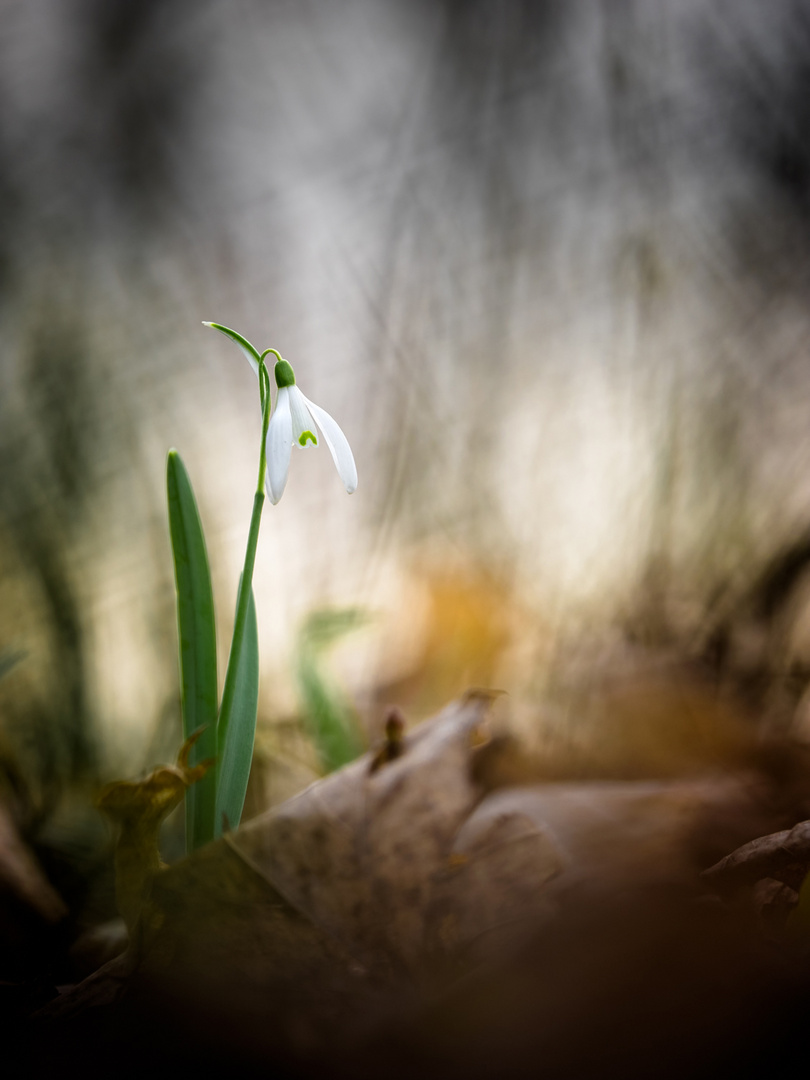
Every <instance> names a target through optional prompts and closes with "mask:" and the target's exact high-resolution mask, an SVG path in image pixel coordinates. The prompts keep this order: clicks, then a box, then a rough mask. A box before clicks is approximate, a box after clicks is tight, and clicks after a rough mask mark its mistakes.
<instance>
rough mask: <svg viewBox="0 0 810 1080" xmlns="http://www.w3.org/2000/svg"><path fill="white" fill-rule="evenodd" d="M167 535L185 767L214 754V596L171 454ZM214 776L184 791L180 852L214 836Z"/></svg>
mask: <svg viewBox="0 0 810 1080" xmlns="http://www.w3.org/2000/svg"><path fill="white" fill-rule="evenodd" d="M166 489H167V497H168V506H169V532H170V535H171V542H172V556H173V561H174V574H175V586H176V590H177V632H178V639H179V652H180V683H181V692H182V707H183V738H184V739H188V738H189V737H190V736H191V735H192V734H193V733H194V732H195V731H197V730H199V729H200V728H203V731H202V733H201V735H200V737H199V739H198V740H197V742H196V744H195V746H194V749H193V751H192V758H191V764H192V765H196V764H197V763H198V762H200V761H202V760H203V759H204V758H210V757H213V756H214V755H215V754H216V751H217V737H216V722H217V645H216V624H215V620H214V595H213V589H212V587H211V572H210V569H209V565H208V553H207V550H206V546H205V536H204V535H203V530H202V523H201V521H200V514H199V510H198V509H197V501H196V499H195V498H194V491H193V489H192V486H191V480H190V479H189V475H188V472H187V471H186V467H185V465H184V464H183V461H182V458H181V457H180V455H179V454H178V453H177V451H176V450H170V451H169V455H168V459H167V463H166ZM215 804H216V775H215V771H214V770H213V769H212V770H211V771H210V772H209V773H208V775H207V776H205V777H204V779H202V780H201V781H200V782H199V783H198V784H196V785H195V786H194V787H193V788H189V790H188V791H187V793H186V850H187V851H189V852H190V851H193V850H195V849H196V848H198V847H200V846H202V845H203V844H205V843H208V841H209V840H211V839H213V835H214V810H215Z"/></svg>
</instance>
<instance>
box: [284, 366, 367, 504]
mask: <svg viewBox="0 0 810 1080" xmlns="http://www.w3.org/2000/svg"><path fill="white" fill-rule="evenodd" d="M274 374H275V377H276V386H277V387H278V396H277V398H276V407H275V410H274V412H273V415H272V416H271V417H270V424H269V426H268V428H267V480H266V485H265V486H266V489H267V495H268V498H269V499H270V502H271V503H273V504H274V505H275V504H276V503H277V502H278V501H279V499H280V498H281V496H282V495H283V494H284V488H285V487H286V485H287V476H288V474H289V471H290V457H291V456H292V448H293V443H296V444H297V445H298V446H300V447H302V448H303V447H306V446H308V445H309V444H310V443H312V445H313V446H317V445H318V437H317V435H316V434H315V432H314V428H315V427H316V426H317V427H318V428H320V431H321V434H322V435H323V437H324V439H325V440H326V445H327V446H328V447H329V451H330V453H331V454H332V460H333V461H334V463H335V468H336V469H337V471H338V475H339V476H340V479H341V480H342V481H343V486H344V487H345V488H346V491H347V492H348V493H349V495H351V494H352V492H353V491H355V490H356V488H357V468H356V466H355V464H354V457H353V456H352V451H351V448H350V446H349V443H348V440H347V439H346V436H345V435H344V434H343V432H342V431H341V430H340V428H339V427H338V425H337V423H336V422H335V421H334V420H333V419H332V417H331V416H330V415H329V413H328V412H326V410H325V409H322V408H321V407H320V405H316V404H315V403H314V402H313V401H310V400H309V398H306V397H304V395H303V394H302V393H301V391H300V390H299V389H298V387H297V386H296V384H295V375H294V374H293V369H292V367H291V366H290V364H288V363H287V361H286V360H278V361H277V362H276V365H275V369H274Z"/></svg>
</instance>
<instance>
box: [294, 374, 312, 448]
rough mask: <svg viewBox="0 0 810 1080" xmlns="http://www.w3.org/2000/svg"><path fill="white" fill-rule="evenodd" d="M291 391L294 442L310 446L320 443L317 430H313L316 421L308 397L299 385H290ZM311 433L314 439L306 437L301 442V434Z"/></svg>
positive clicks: (298, 444)
mask: <svg viewBox="0 0 810 1080" xmlns="http://www.w3.org/2000/svg"><path fill="white" fill-rule="evenodd" d="M288 389H289V391H290V414H291V416H292V438H293V442H294V443H295V444H296V445H297V446H309V445H310V443H312V445H313V446H317V445H318V440H317V439H316V438H315V432H314V431H313V430H312V429H313V428H314V427H315V421H314V420H313V419H312V414H311V413H310V411H309V409H308V408H307V399H306V398H305V397H304V395H303V394H302V393H301V391H300V390H299V389H298V387H297V386H290V387H288ZM306 434H309V435H311V436H312V439H304V441H303V442H301V436H302V435H306Z"/></svg>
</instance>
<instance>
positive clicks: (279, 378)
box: [274, 360, 295, 389]
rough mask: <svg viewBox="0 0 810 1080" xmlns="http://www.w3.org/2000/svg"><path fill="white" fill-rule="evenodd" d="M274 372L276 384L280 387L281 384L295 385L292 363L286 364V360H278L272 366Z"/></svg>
mask: <svg viewBox="0 0 810 1080" xmlns="http://www.w3.org/2000/svg"><path fill="white" fill-rule="evenodd" d="M274 374H275V376H276V386H277V387H279V389H281V387H282V386H295V375H294V374H293V369H292V365H291V364H288V363H287V361H286V360H279V361H277V363H276V366H275V368H274Z"/></svg>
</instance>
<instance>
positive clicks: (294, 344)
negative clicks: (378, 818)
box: [0, 0, 810, 805]
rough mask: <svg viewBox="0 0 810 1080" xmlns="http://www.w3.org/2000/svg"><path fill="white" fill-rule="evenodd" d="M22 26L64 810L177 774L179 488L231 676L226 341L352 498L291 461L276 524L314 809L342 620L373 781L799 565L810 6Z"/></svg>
mask: <svg viewBox="0 0 810 1080" xmlns="http://www.w3.org/2000/svg"><path fill="white" fill-rule="evenodd" d="M0 12H1V13H2V18H0V84H1V85H0V117H2V121H1V125H0V220H1V221H2V225H1V226H0V343H1V344H0V657H2V664H3V669H4V672H5V673H4V675H3V677H2V679H0V718H1V720H2V739H3V754H4V755H5V757H6V758H7V759H8V760H9V761H13V762H14V763H15V765H14V768H15V769H16V770H17V774H18V776H19V777H21V778H22V780H21V781H20V782H24V784H25V785H26V787H27V790H28V791H29V793H30V796H31V798H32V800H33V802H34V803H39V804H40V805H42V804H43V803H47V802H48V801H49V800H50V801H51V802H53V801H54V800H57V799H58V798H59V797H61V796H60V793H61V792H63V791H64V790H65V788H66V787H69V786H70V785H71V784H73V783H76V782H78V780H79V779H81V778H84V780H86V781H87V782H88V783H90V784H91V786H92V785H93V784H95V783H97V782H99V781H100V780H102V779H106V778H109V777H111V776H116V775H119V776H120V775H134V774H135V773H137V772H138V771H139V770H140V769H142V768H144V767H146V766H148V765H149V764H151V763H153V762H155V761H158V760H169V759H170V758H171V757H173V755H174V753H175V752H176V748H177V744H178V742H179V732H180V718H179V689H178V675H177V662H176V629H175V614H174V585H173V578H172V567H171V556H170V548H169V540H168V528H167V521H166V510H165V458H166V453H167V451H168V449H169V448H170V447H172V446H174V447H177V448H178V449H179V450H180V452H181V454H182V456H183V458H184V460H185V462H186V464H187V467H188V469H189V472H190V474H191V476H192V479H193V482H194V485H195V489H196V493H197V496H198V500H199V503H200V508H201V514H202V518H203V522H204V526H205V529H206V535H207V539H208V545H209V554H210V559H211V564H212V572H213V576H214V586H215V595H216V600H217V606H218V619H219V640H220V651H221V653H222V654H223V655H222V656H221V661H222V663H223V665H224V661H225V655H224V654H225V652H226V647H227V642H228V641H229V635H230V621H231V618H232V612H233V607H234V603H235V594H236V585H237V580H238V574H239V569H240V566H241V561H242V557H243V551H244V543H245V539H246V535H247V526H248V520H249V515H250V508H251V500H252V492H253V486H254V483H255V472H256V461H257V454H258V439H259V408H258V395H257V387H256V383H255V379H254V377H253V375H252V373H251V372H250V370H249V368H248V367H247V365H246V364H245V362H244V360H243V359H242V357H241V355H240V354H239V352H238V351H237V350H236V349H235V348H234V347H233V346H232V345H231V344H230V343H229V342H227V341H226V340H225V339H224V338H222V337H220V336H219V335H216V334H214V333H212V332H211V331H209V330H206V329H205V328H204V327H203V326H202V325H201V322H202V320H215V321H218V322H221V323H224V324H227V325H229V326H232V327H235V328H236V329H238V330H239V331H240V332H242V333H243V334H245V335H246V336H247V337H248V338H250V339H251V340H252V341H253V342H254V343H255V344H256V345H257V346H258V347H259V348H265V347H267V346H270V345H272V346H275V347H276V348H278V349H280V350H281V351H282V353H283V354H284V355H285V356H286V357H288V358H289V359H290V361H291V362H292V363H293V364H294V366H295V369H296V373H297V375H298V379H299V382H300V384H301V385H302V387H303V388H304V392H305V393H306V394H307V395H308V396H310V397H311V398H313V399H314V400H315V401H316V402H318V403H319V404H322V405H323V406H324V407H325V408H326V409H327V410H328V411H329V412H331V413H332V414H333V415H334V416H335V417H336V418H337V419H338V420H339V422H340V423H341V424H342V426H343V428H344V430H345V431H346V433H347V435H348V437H349V439H350V442H351V443H352V446H353V448H354V452H355V457H356V460H357V464H358V470H359V476H360V484H359V488H358V491H357V493H356V494H355V495H353V496H352V497H351V498H348V497H347V496H346V495H345V493H344V492H343V490H342V488H341V485H340V482H339V480H338V478H337V476H336V474H335V472H334V469H333V467H332V464H331V461H330V460H329V457H328V455H327V454H326V452H325V451H316V452H312V451H310V452H309V453H307V454H299V453H296V454H295V455H294V460H293V464H292V470H291V477H290V482H289V485H288V488H287V492H286V494H285V495H284V498H283V500H282V501H281V503H280V504H279V505H278V506H276V507H271V506H268V507H267V509H266V511H265V516H264V520H263V525H262V534H261V539H260V547H259V555H258V561H257V571H256V580H255V588H256V596H257V605H258V614H259V628H260V645H261V654H262V689H261V695H262V696H261V703H260V725H261V731H260V739H259V753H260V755H262V754H263V755H264V757H265V760H267V761H271V760H273V759H274V755H275V757H277V758H278V760H282V759H283V760H285V761H286V762H287V765H286V768H287V780H286V781H283V778H282V780H279V783H280V784H281V787H280V788H279V790H280V791H284V792H286V791H287V790H289V789H291V788H292V787H294V786H295V784H297V783H299V782H301V781H302V780H303V779H305V778H306V777H307V776H308V775H310V774H314V773H313V772H312V770H313V769H314V766H313V763H312V760H311V756H310V757H308V756H307V754H308V751H307V749H306V745H305V744H304V742H301V744H300V745H299V743H298V742H296V741H295V737H294V734H293V733H294V731H295V730H297V728H296V724H297V720H298V718H300V716H301V712H302V703H301V696H300V693H299V691H298V690H297V685H296V678H295V671H296V664H297V660H296V657H297V655H298V654H297V651H296V650H299V651H300V642H301V633H302V630H301V628H302V626H304V625H305V620H306V619H307V618H308V617H310V616H311V615H312V613H313V612H323V611H324V610H327V611H344V610H352V611H358V610H359V611H361V612H363V613H364V615H365V619H364V621H362V622H358V621H357V620H354V621H352V620H351V619H348V620H347V625H349V624H351V625H352V626H353V629H352V631H351V633H347V634H346V636H345V638H344V639H342V640H341V641H340V642H339V643H338V645H337V648H336V649H335V650H334V651H333V653H332V654H331V657H330V660H329V664H330V665H331V666H330V671H331V676H330V677H331V678H333V680H334V685H335V687H336V688H337V691H339V692H340V693H341V694H343V695H344V697H345V701H346V703H347V707H348V708H350V709H351V711H352V712H353V714H354V716H355V717H356V718H357V722H358V723H359V725H360V728H361V730H363V731H364V732H366V733H367V736H368V737H369V738H372V739H373V737H374V734H375V731H376V730H377V727H378V726H379V723H380V717H381V715H382V709H383V708H384V706H385V705H386V703H388V702H396V703H399V704H402V705H403V707H404V708H405V709H406V711H407V712H408V713H409V716H410V717H413V718H416V719H418V718H419V717H420V716H424V715H427V714H428V713H429V712H430V711H431V710H432V709H434V708H436V707H437V706H438V705H440V704H441V703H442V702H443V701H445V700H447V699H449V698H450V697H451V696H452V695H454V694H456V693H458V692H460V691H461V690H462V689H463V688H464V687H465V686H468V685H489V686H493V685H494V686H497V687H500V688H503V689H506V690H508V691H509V693H510V696H511V697H512V699H513V700H514V701H527V702H532V701H536V700H538V699H539V698H540V697H541V696H542V694H543V691H544V687H545V686H547V684H548V680H549V678H550V675H549V673H550V672H552V671H553V670H554V666H555V663H556V661H557V658H558V657H559V656H560V654H561V650H563V648H564V647H569V646H570V643H572V642H574V643H576V642H582V641H585V640H587V641H591V642H601V641H612V640H615V639H616V638H617V637H621V636H622V635H627V634H628V633H629V632H630V631H629V630H628V628H632V633H633V634H634V635H635V638H636V639H637V640H638V639H643V640H644V641H646V642H649V643H651V644H652V645H655V644H656V643H657V642H663V641H678V642H680V643H682V644H683V647H684V648H687V649H688V648H689V647H690V643H692V642H695V641H703V640H704V639H705V637H706V633H707V629H706V628H707V626H711V625H714V624H713V623H712V619H713V618H715V615H714V614H713V613H716V612H717V610H718V608H722V609H724V610H725V608H728V607H729V605H733V603H735V602H736V600H737V598H739V597H740V596H743V595H744V594H745V590H746V588H747V587H748V585H749V583H750V582H751V581H752V580H754V579H755V578H756V576H757V574H759V573H760V572H761V571H762V569H763V567H766V566H767V565H769V563H770V562H771V561H772V560H773V559H774V558H775V557H777V556H778V555H779V553H780V552H781V551H782V550H784V549H785V548H786V547H788V546H789V545H791V544H795V543H797V542H799V543H801V542H802V538H803V537H804V536H805V534H806V530H807V528H808V526H810V355H809V354H810V307H809V306H808V280H809V279H810V109H808V101H809V100H810V11H809V10H808V7H807V5H806V4H805V3H802V2H801V0H769V2H768V4H767V5H765V4H762V3H761V2H758V0H734V2H733V3H732V2H727V3H724V2H718V0H668V2H665V3H660V2H658V0H615V2H613V0H612V2H611V3H609V4H608V3H601V4H600V3H597V2H595V0H524V2H521V0H336V2H326V0H322V2H317V0H306V2H305V0H115V2H112V3H111V2H109V0H25V2H23V0H2V4H0ZM724 605H725V607H724ZM285 725H286V728H285ZM285 730H286V732H287V734H286V735H284V734H283V732H284V731H285ZM282 744H283V745H282ZM285 755H286V756H285ZM308 770H309V772H308ZM285 784H286V787H285ZM268 797H269V796H268Z"/></svg>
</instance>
